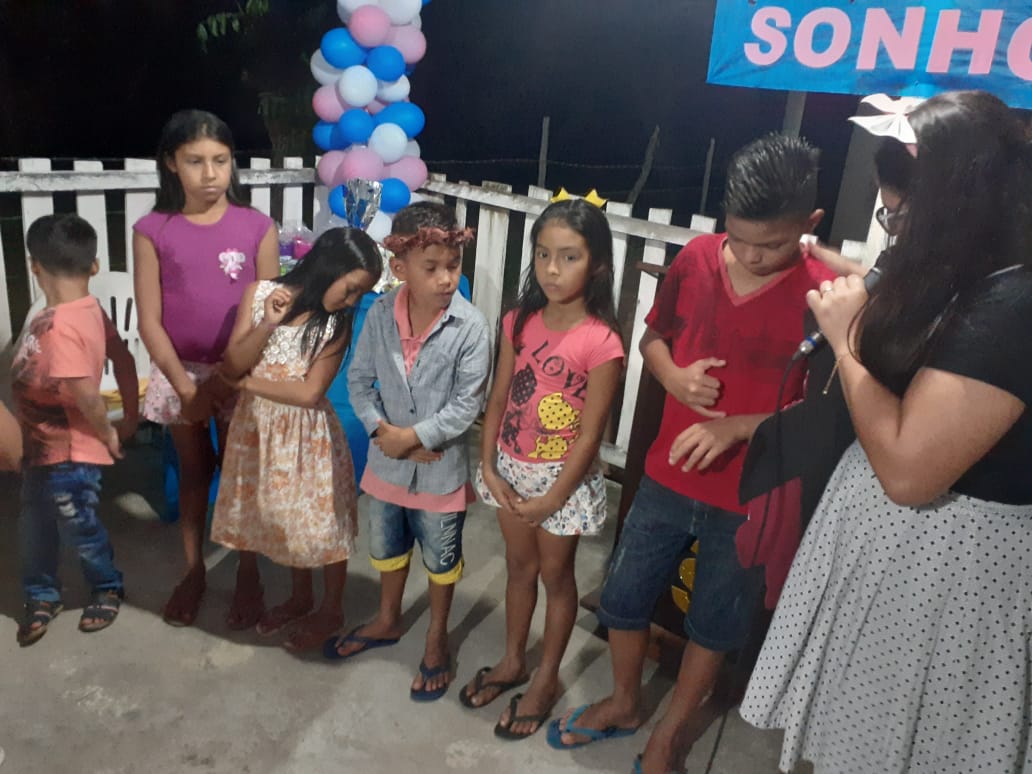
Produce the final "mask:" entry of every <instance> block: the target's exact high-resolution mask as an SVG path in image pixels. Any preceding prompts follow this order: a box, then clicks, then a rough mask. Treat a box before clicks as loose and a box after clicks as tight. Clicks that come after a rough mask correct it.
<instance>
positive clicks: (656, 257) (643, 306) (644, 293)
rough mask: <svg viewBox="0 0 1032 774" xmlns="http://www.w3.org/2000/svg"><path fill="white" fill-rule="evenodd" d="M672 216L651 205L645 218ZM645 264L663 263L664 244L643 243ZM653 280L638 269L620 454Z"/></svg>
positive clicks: (635, 400)
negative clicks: (639, 274)
mask: <svg viewBox="0 0 1032 774" xmlns="http://www.w3.org/2000/svg"><path fill="white" fill-rule="evenodd" d="M672 217H673V212H672V211H671V210H664V209H657V208H653V209H651V210H649V220H650V221H651V222H653V223H669V222H670V219H671V218H672ZM642 260H643V261H644V262H645V263H652V264H656V265H659V266H662V265H663V264H665V263H666V246H665V244H664V243H663V242H657V241H653V240H649V241H647V242H646V243H645V252H644V253H643V255H642ZM657 284H658V283H657V282H656V279H655V277H653V276H652V275H650V274H649V273H648V272H644V271H643V272H642V273H641V277H640V279H639V283H638V300H637V307H636V308H635V310H634V326H633V327H632V328H631V341H630V344H629V346H628V350H629V351H628V353H627V373H626V374H625V375H624V393H623V406H622V408H621V409H620V424H619V426H618V428H617V431H616V447H617V448H618V449H619V450H621V451H622V452H623V453H624V454H626V453H627V446H628V444H629V443H630V440H631V425H632V424H633V422H634V409H635V407H636V406H637V403H638V384H639V383H640V382H641V372H642V368H643V367H644V365H645V362H644V359H643V358H642V356H641V352H640V351H639V350H638V343H639V342H640V341H641V337H642V336H643V335H645V315H647V314H648V313H649V310H650V309H651V308H652V304H653V302H654V301H655V300H656V287H657Z"/></svg>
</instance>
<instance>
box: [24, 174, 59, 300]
mask: <svg viewBox="0 0 1032 774" xmlns="http://www.w3.org/2000/svg"><path fill="white" fill-rule="evenodd" d="M18 170H19V171H20V172H50V159H18ZM21 213H22V244H25V235H26V234H27V233H28V231H29V226H31V225H32V223H33V221H35V220H36V219H37V218H42V217H43V216H44V215H53V214H54V197H53V195H51V194H49V193H23V194H22V197H21ZM31 263H32V262H31V261H30V260H29V255H28V253H27V252H26V254H25V269H26V271H28V272H29V300H30V301H35V300H36V298H38V297H39V294H40V289H39V283H38V282H36V277H35V276H34V275H33V273H32V265H31Z"/></svg>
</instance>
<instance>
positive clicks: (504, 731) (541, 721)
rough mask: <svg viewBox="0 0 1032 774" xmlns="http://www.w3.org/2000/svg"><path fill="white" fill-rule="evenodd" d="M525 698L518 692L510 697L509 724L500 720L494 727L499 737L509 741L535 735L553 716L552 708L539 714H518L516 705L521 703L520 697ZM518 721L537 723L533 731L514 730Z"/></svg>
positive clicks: (495, 733)
mask: <svg viewBox="0 0 1032 774" xmlns="http://www.w3.org/2000/svg"><path fill="white" fill-rule="evenodd" d="M522 698H523V694H522V693H517V694H516V695H515V696H513V697H512V698H511V699H509V722H508V724H507V725H504V726H503V725H502V722H501V721H500V720H499V721H498V724H497V725H496V726H495V727H494V735H495V736H497V737H498V738H499V739H504V740H506V741H507V742H515V741H518V740H520V739H526V738H527V737H530V736H533V735H534V734H536V733H537V732H538V731H540V730H541V726H543V725H545V723H547V722H548V719H549V718H550V717H551V716H552V710H551V708H549V709H546V710H545V711H544V712H541V713H538V714H537V715H517V714H516V705H517V704H519V702H520V699H522ZM517 723H536V724H537V725H535V726H534V730H533V731H524V732H519V731H513V730H512V727H513V726H514V725H516V724H517Z"/></svg>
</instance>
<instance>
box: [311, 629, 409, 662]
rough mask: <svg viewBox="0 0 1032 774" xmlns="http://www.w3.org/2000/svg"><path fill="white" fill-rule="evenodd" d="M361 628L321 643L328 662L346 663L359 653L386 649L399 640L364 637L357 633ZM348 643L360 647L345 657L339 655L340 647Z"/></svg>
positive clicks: (397, 638) (398, 638)
mask: <svg viewBox="0 0 1032 774" xmlns="http://www.w3.org/2000/svg"><path fill="white" fill-rule="evenodd" d="M361 628H362V627H361V626H356V627H355V628H354V629H352V630H351V631H350V632H348V633H347V634H345V635H344V636H343V637H330V638H329V639H328V640H326V642H324V643H323V656H325V657H326V658H328V659H329V660H330V661H347V660H348V659H349V658H354V657H355V656H357V655H358V654H359V653H365V652H366V651H367V650H372V649H373V648H386V647H388V646H390V645H397V644H398V640H400V639H401V638H400V637H366V636H364V635H361V634H359V633H358V630H359V629H361ZM349 642H357V643H359V644H360V645H361V646H362V647H361V648H359V649H358V650H356V651H354V652H353V653H349V654H348V655H346V656H342V655H340V648H341V646H343V645H345V644H347V643H349Z"/></svg>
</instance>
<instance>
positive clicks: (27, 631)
mask: <svg viewBox="0 0 1032 774" xmlns="http://www.w3.org/2000/svg"><path fill="white" fill-rule="evenodd" d="M62 610H64V605H63V604H61V602H60V600H58V601H57V602H49V601H47V600H45V599H30V600H29V601H28V602H26V603H25V618H23V619H22V623H21V626H19V627H18V644H19V645H21V646H22V647H23V648H27V647H28V646H29V645H32V644H34V643H36V642H39V641H40V640H41V639H43V635H44V634H46V633H47V627H48V626H49V625H50V622H51V621H53V620H54V619H55V618H57V615H58V613H60V612H61V611H62ZM34 623H38V624H39V626H36V627H33V624H34Z"/></svg>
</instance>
